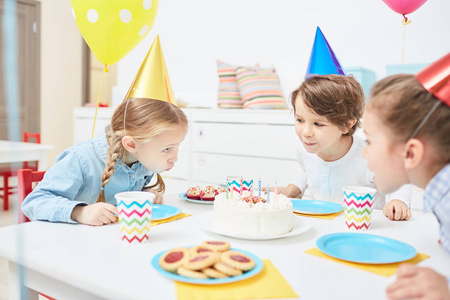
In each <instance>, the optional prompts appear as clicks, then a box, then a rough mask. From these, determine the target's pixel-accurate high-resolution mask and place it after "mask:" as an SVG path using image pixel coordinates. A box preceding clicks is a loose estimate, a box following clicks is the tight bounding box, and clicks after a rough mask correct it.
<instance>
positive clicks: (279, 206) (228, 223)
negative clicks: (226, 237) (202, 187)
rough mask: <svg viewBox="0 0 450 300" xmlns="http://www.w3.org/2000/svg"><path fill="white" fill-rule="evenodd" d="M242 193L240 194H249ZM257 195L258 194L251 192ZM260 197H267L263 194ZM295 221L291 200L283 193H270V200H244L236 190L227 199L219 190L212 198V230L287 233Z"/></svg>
mask: <svg viewBox="0 0 450 300" xmlns="http://www.w3.org/2000/svg"><path fill="white" fill-rule="evenodd" d="M250 195H251V193H250V192H244V193H243V195H242V197H243V198H244V197H247V196H250ZM254 195H257V194H254ZM261 197H262V198H264V199H267V195H266V194H265V193H262V194H261ZM293 221H294V214H293V207H292V202H291V200H289V199H288V198H287V197H286V196H284V195H280V194H278V195H277V200H275V193H270V198H269V202H266V203H263V202H258V203H247V202H245V201H244V200H241V198H240V195H239V193H233V199H228V198H227V194H226V193H221V194H219V195H217V196H216V199H215V200H214V218H213V226H214V229H215V230H217V231H219V232H223V233H227V234H233V235H251V236H269V235H270V236H272V235H281V234H285V233H288V232H289V231H291V230H292V226H293Z"/></svg>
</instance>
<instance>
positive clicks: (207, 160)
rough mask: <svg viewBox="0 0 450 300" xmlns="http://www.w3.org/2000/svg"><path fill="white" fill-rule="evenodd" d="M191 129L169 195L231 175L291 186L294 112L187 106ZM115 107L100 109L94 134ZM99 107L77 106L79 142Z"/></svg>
mask: <svg viewBox="0 0 450 300" xmlns="http://www.w3.org/2000/svg"><path fill="white" fill-rule="evenodd" d="M183 111H184V112H185V113H186V115H187V117H188V119H189V132H188V135H187V136H186V139H185V141H184V142H183V143H182V145H181V147H180V152H179V156H178V162H177V163H176V164H175V167H174V168H173V169H172V170H170V171H169V172H164V173H163V174H162V175H163V177H164V180H165V182H166V194H173V193H180V192H183V191H185V190H186V189H187V188H189V187H190V186H193V185H197V184H199V185H206V184H211V183H212V184H221V185H224V184H225V178H226V177H227V176H230V175H233V176H241V175H242V176H251V177H254V178H255V179H257V178H261V180H262V183H263V184H264V185H266V184H275V182H277V183H278V185H279V186H282V185H286V184H287V183H288V182H289V180H290V179H291V178H292V176H293V174H294V172H295V170H296V168H297V161H296V154H295V146H294V145H295V139H296V136H295V131H294V116H293V113H292V112H291V111H290V110H234V109H233V110H224V109H183ZM113 112H114V109H113V108H99V109H98V113H97V120H96V125H95V135H97V134H98V133H100V131H101V130H103V129H104V127H105V126H107V125H108V124H109V123H110V120H111V116H112V114H113ZM94 115H95V108H92V107H80V108H75V110H74V143H79V142H82V141H85V140H87V139H90V138H91V135H92V126H93V118H94Z"/></svg>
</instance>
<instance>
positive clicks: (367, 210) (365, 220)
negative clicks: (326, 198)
mask: <svg viewBox="0 0 450 300" xmlns="http://www.w3.org/2000/svg"><path fill="white" fill-rule="evenodd" d="M342 189H343V191H344V212H345V225H346V226H347V228H348V229H349V230H352V231H365V230H368V229H369V227H370V220H371V219H372V212H373V203H374V200H375V193H376V192H377V190H376V189H373V188H370V187H364V186H346V187H344V188H342Z"/></svg>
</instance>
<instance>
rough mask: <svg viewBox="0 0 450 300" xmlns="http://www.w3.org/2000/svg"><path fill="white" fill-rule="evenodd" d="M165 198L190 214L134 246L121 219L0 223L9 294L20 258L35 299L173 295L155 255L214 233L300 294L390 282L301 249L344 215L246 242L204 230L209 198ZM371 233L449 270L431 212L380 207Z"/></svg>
mask: <svg viewBox="0 0 450 300" xmlns="http://www.w3.org/2000/svg"><path fill="white" fill-rule="evenodd" d="M165 204H168V205H175V206H178V207H181V208H182V209H183V211H184V212H187V213H191V214H193V216H191V217H188V218H184V219H181V220H177V221H174V222H170V223H165V224H161V225H158V226H154V227H152V228H151V238H150V241H149V242H148V243H146V244H141V245H136V246H133V245H125V244H122V243H121V241H120V236H119V226H118V224H113V225H108V226H102V227H90V226H85V225H70V224H55V223H47V222H31V223H26V224H21V225H14V226H9V227H4V228H1V229H0V256H3V257H6V258H7V259H9V261H10V265H9V266H10V299H19V296H18V295H17V290H18V288H19V281H18V280H17V277H16V275H17V270H18V266H19V265H23V266H24V269H25V273H26V276H25V280H24V285H25V287H26V289H29V292H30V294H29V298H30V299H37V294H36V293H35V292H34V291H33V290H38V291H40V292H43V293H46V294H48V295H49V296H52V297H56V298H57V299H158V300H159V299H176V291H175V283H174V282H173V281H172V280H170V279H168V278H165V277H163V276H162V275H161V274H159V273H158V272H157V271H156V270H155V269H154V268H153V267H152V266H151V264H150V261H151V259H152V258H153V256H154V255H156V254H157V253H159V252H161V251H163V250H167V249H170V248H174V247H179V246H184V245H195V244H199V243H200V242H202V241H204V240H211V239H221V240H226V241H229V242H230V243H231V245H232V247H235V248H240V249H244V250H247V251H249V252H252V253H254V254H256V255H258V256H259V257H260V258H262V259H270V260H271V261H272V263H273V264H274V265H275V266H276V268H278V270H279V271H280V272H281V274H282V275H283V276H284V277H285V278H286V280H287V281H288V282H289V284H290V285H291V286H292V288H293V289H294V290H295V292H296V293H297V294H298V295H299V296H300V298H301V299H302V300H307V299H348V295H349V294H348V290H347V289H346V288H345V287H346V286H347V285H348V282H349V281H351V282H354V283H355V285H353V288H354V289H355V291H354V292H355V293H357V292H358V291H360V292H361V293H364V294H363V295H365V297H364V298H366V299H368V298H367V297H372V299H381V297H383V295H384V290H385V287H386V286H387V285H388V284H389V283H390V282H391V281H392V278H386V277H383V276H380V275H376V274H373V273H369V272H366V271H362V270H359V269H356V268H352V267H349V266H346V265H344V264H340V263H336V262H332V261H330V260H326V259H323V258H319V257H315V256H311V255H308V254H306V253H304V252H303V251H304V250H306V249H310V248H313V247H315V241H316V239H317V238H318V237H320V236H322V235H324V234H328V233H333V232H345V231H346V229H345V225H344V215H343V214H341V215H340V216H338V217H337V218H335V219H334V220H323V219H316V218H304V219H305V220H307V221H309V222H310V223H311V225H312V228H311V229H310V230H309V231H307V232H305V233H303V234H300V235H298V236H293V237H288V238H283V239H278V240H268V241H247V240H239V239H234V238H228V237H224V236H220V235H216V234H213V233H209V232H207V231H204V230H201V229H200V228H199V219H201V216H200V214H201V213H203V212H209V211H211V210H212V206H211V205H200V204H195V203H190V202H187V201H184V200H181V199H179V198H178V197H176V196H170V197H166V201H165ZM199 216H200V217H199ZM296 218H302V217H298V216H296ZM368 233H370V234H376V235H382V236H386V237H390V238H395V239H398V240H400V241H403V242H406V243H409V244H411V245H412V246H414V247H415V248H416V249H417V250H418V252H421V253H425V254H428V255H431V257H430V258H429V259H427V260H425V261H423V262H421V263H420V265H421V266H429V267H432V268H434V269H435V270H437V271H438V272H440V273H442V274H444V275H446V276H450V256H449V255H448V254H447V253H445V251H444V249H443V248H442V247H441V246H440V245H439V244H438V238H439V234H438V224H437V221H436V219H435V217H434V216H433V215H432V214H431V213H427V214H423V213H422V212H419V211H413V217H412V219H411V220H410V221H408V222H391V221H389V220H387V219H386V218H385V217H384V216H383V215H382V212H381V211H379V210H376V211H375V212H374V216H373V219H372V225H371V228H370V230H369V231H368Z"/></svg>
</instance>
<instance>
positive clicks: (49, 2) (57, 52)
mask: <svg viewBox="0 0 450 300" xmlns="http://www.w3.org/2000/svg"><path fill="white" fill-rule="evenodd" d="M40 2H41V29H40V34H41V135H42V141H41V142H42V143H43V144H49V145H53V146H54V147H55V148H54V149H53V150H52V151H50V153H49V157H48V165H49V166H52V165H53V163H54V161H55V158H56V156H58V155H59V154H60V153H61V152H62V151H63V150H64V149H66V148H69V147H70V146H72V141H73V122H72V120H73V108H74V107H77V106H80V105H81V93H82V91H81V90H82V88H81V79H82V74H81V72H82V37H81V34H80V33H79V31H78V28H77V25H76V24H75V21H74V20H73V17H72V13H71V11H70V0H57V1H55V0H41V1H40Z"/></svg>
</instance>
